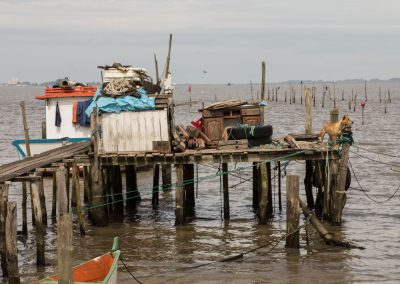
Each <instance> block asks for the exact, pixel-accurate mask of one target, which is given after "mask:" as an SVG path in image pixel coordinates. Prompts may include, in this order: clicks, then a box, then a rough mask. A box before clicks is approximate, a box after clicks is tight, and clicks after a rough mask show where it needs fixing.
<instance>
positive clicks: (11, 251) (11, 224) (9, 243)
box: [5, 202, 20, 284]
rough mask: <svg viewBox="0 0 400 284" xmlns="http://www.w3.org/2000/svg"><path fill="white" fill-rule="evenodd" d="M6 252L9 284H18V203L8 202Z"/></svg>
mask: <svg viewBox="0 0 400 284" xmlns="http://www.w3.org/2000/svg"><path fill="white" fill-rule="evenodd" d="M5 240H6V245H5V252H6V262H7V270H8V283H10V284H18V283H20V280H19V271H18V252H17V203H16V202H8V204H7V214H6V220H5Z"/></svg>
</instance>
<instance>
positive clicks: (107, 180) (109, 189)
mask: <svg viewBox="0 0 400 284" xmlns="http://www.w3.org/2000/svg"><path fill="white" fill-rule="evenodd" d="M101 172H102V173H103V174H102V181H103V185H104V195H105V198H104V202H105V203H106V204H105V205H104V206H105V208H106V211H107V214H108V216H112V215H113V213H114V206H115V204H114V201H115V200H114V197H115V196H114V188H113V185H112V179H113V178H112V175H113V174H112V172H113V168H112V167H104V168H103V169H101ZM114 187H115V185H114Z"/></svg>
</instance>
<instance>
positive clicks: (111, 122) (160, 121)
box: [99, 109, 169, 154]
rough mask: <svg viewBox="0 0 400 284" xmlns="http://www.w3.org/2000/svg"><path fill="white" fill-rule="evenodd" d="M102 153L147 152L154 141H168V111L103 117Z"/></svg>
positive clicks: (116, 114) (122, 113) (104, 115)
mask: <svg viewBox="0 0 400 284" xmlns="http://www.w3.org/2000/svg"><path fill="white" fill-rule="evenodd" d="M101 128H102V137H101V139H102V142H103V143H102V149H99V150H100V151H99V152H100V153H103V154H104V153H118V152H148V151H152V150H153V141H169V134H168V133H169V132H168V129H169V127H168V116H167V110H166V109H163V110H152V111H141V112H121V113H104V114H102V115H101Z"/></svg>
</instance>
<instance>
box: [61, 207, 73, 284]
mask: <svg viewBox="0 0 400 284" xmlns="http://www.w3.org/2000/svg"><path fill="white" fill-rule="evenodd" d="M72 250H73V249H72V215H71V213H64V214H60V215H59V216H58V220H57V268H58V276H59V277H60V280H59V281H58V283H60V284H70V283H72Z"/></svg>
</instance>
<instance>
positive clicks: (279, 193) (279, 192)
mask: <svg viewBox="0 0 400 284" xmlns="http://www.w3.org/2000/svg"><path fill="white" fill-rule="evenodd" d="M281 176H282V173H281V162H280V161H278V206H279V212H282V184H281V183H282V180H281Z"/></svg>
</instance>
